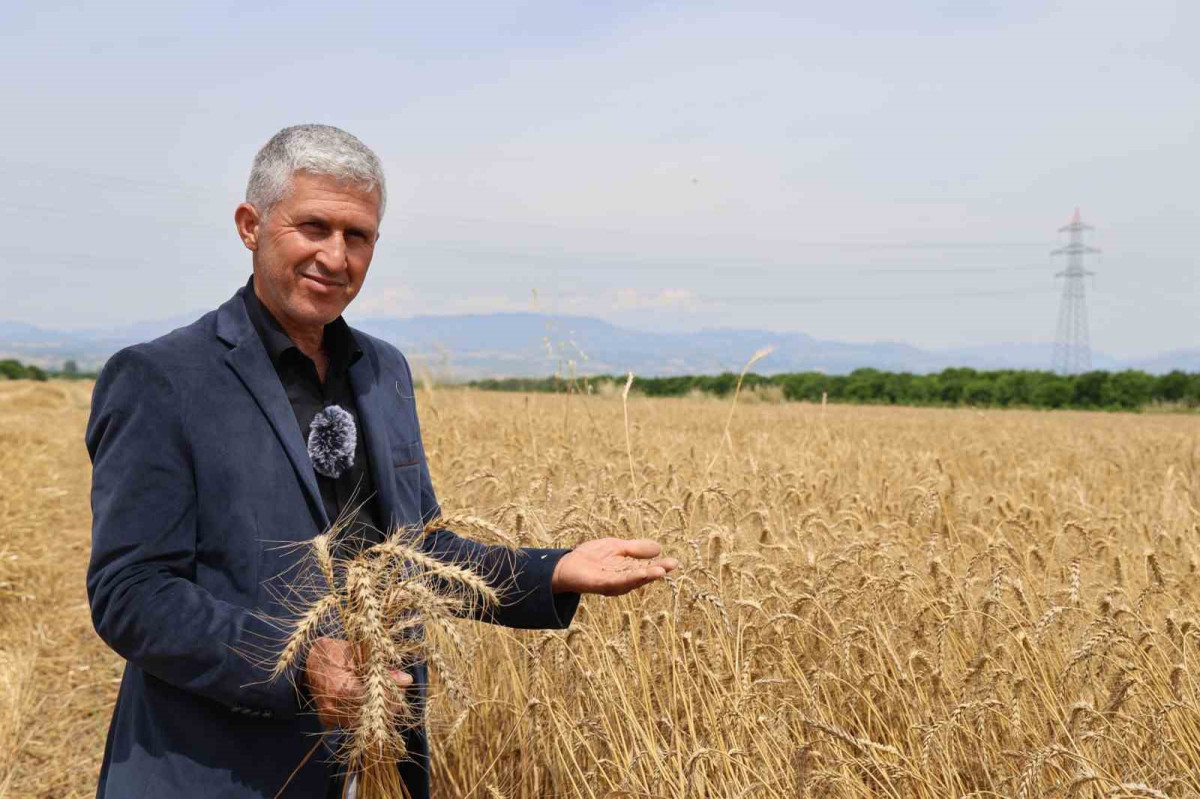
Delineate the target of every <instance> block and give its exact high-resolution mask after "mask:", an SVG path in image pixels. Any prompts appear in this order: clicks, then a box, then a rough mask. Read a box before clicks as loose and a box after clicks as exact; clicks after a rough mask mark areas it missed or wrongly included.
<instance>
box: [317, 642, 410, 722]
mask: <svg viewBox="0 0 1200 799" xmlns="http://www.w3.org/2000/svg"><path fill="white" fill-rule="evenodd" d="M392 679H394V680H395V681H396V683H397V684H398V685H399V686H400V687H401V688H407V687H408V686H410V685H412V682H413V678H412V675H411V674H409V673H408V672H406V671H400V670H399V669H395V670H393V671H392ZM304 680H305V683H306V687H307V688H308V694H309V696H311V697H312V698H313V701H314V702H315V703H316V705H317V715H318V716H320V718H321V723H322V724H323V725H325V726H326V727H349V726H352V725H353V724H354V721H355V719H356V718H357V717H358V708H359V707H360V706H361V705H362V700H363V685H362V682H361V681H360V680H359V679H358V677H357V676H355V674H354V655H353V652H351V650H350V645H349V644H348V643H346V642H345V641H343V640H341V639H338V638H318V639H316V640H315V641H313V643H312V647H311V648H310V649H309V650H308V662H307V663H306V664H305V668H304ZM396 709H397V710H399V708H396Z"/></svg>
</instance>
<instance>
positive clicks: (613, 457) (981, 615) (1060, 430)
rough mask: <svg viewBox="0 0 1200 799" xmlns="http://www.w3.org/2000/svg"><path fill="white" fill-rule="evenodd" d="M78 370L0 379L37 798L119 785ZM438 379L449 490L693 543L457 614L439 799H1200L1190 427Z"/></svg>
mask: <svg viewBox="0 0 1200 799" xmlns="http://www.w3.org/2000/svg"><path fill="white" fill-rule="evenodd" d="M75 388H76V387H74V386H72V387H69V388H68V389H63V388H59V387H56V386H54V385H53V384H52V385H51V386H47V387H44V389H45V391H51V390H54V391H58V392H59V394H58V395H57V396H51V395H50V394H46V395H45V396H42V394H41V393H33V394H30V393H26V394H24V395H22V401H14V400H13V398H12V397H13V395H14V394H16V393H19V392H21V391H27V390H28V389H29V386H28V385H27V384H25V385H22V384H10V385H3V384H0V478H2V479H0V551H2V552H3V553H4V554H3V556H0V645H2V646H0V651H2V652H4V653H5V655H4V657H3V658H0V723H3V726H2V727H0V746H2V747H3V748H0V786H3V785H5V780H8V795H11V796H21V797H25V796H45V797H63V796H85V795H90V794H91V793H92V792H93V791H94V780H95V774H96V768H97V764H98V762H99V758H100V754H101V745H102V736H103V731H104V728H105V726H106V724H107V720H108V713H109V710H110V708H111V701H112V697H113V693H114V691H115V685H114V684H113V682H112V680H113V678H114V677H115V676H116V675H117V674H118V664H117V663H116V660H115V658H114V657H113V656H112V655H110V654H108V653H106V652H105V650H104V649H103V646H102V645H101V644H99V643H98V642H97V641H96V640H95V638H94V637H93V636H92V635H91V634H90V632H89V624H88V620H87V613H86V608H85V606H84V605H83V604H82V603H83V598H84V597H83V577H82V575H83V569H84V564H85V562H86V545H87V529H88V520H87V494H86V490H87V462H86V455H85V453H84V452H83V448H82V444H81V443H80V440H81V435H82V423H83V419H84V417H85V414H86V410H85V409H84V408H83V405H84V404H85V403H86V390H85V389H83V387H79V388H80V389H81V390H82V391H83V393H80V394H78V395H76V394H72V392H73V391H74V390H75ZM420 401H421V403H422V418H423V423H424V426H425V440H426V446H427V450H428V454H429V458H430V462H431V466H432V469H433V473H434V478H435V481H436V483H437V485H438V489H439V494H440V498H441V499H442V502H443V505H444V506H445V507H446V508H447V510H448V511H452V512H455V513H462V514H470V515H471V516H473V517H475V518H476V519H479V520H483V521H485V522H488V523H491V524H492V525H494V528H495V532H494V533H493V535H496V536H499V535H503V536H505V537H507V538H509V539H510V540H511V541H515V542H518V543H520V544H523V545H533V544H546V543H559V544H571V543H574V542H577V541H579V540H582V539H585V538H590V537H597V536H604V535H617V536H643V535H644V536H648V537H654V538H658V539H660V540H662V541H664V542H665V544H666V546H667V548H668V550H669V551H670V553H671V554H673V555H675V556H677V557H679V558H680V559H681V560H682V561H683V564H684V565H683V567H682V568H681V570H680V571H679V572H677V573H676V576H673V577H672V578H671V580H670V582H669V583H664V584H659V585H655V586H652V587H650V588H648V589H645V590H643V591H640V592H637V593H635V594H632V595H629V596H627V597H622V598H619V599H603V598H598V597H589V598H587V599H586V600H585V601H584V603H583V605H582V606H581V609H580V612H579V615H578V616H577V618H576V621H575V624H574V625H573V626H572V628H571V629H570V630H567V631H562V632H528V633H523V632H515V631H508V630H501V629H496V628H490V627H486V626H482V625H474V624H471V623H462V624H458V625H455V626H454V627H453V628H452V630H451V631H445V630H439V631H435V633H434V634H435V635H449V634H452V633H457V634H459V635H461V636H463V638H464V639H465V640H466V644H467V646H476V647H478V650H477V651H478V652H479V653H480V655H479V656H478V657H476V658H475V665H474V667H473V674H470V675H468V676H469V680H468V684H469V685H471V686H472V689H473V695H472V697H471V701H470V703H469V704H468V705H467V706H466V709H465V710H463V705H462V704H461V703H449V702H447V703H441V702H437V701H435V702H434V705H433V710H432V713H433V718H432V728H433V736H432V737H433V745H434V748H435V754H434V763H435V769H436V773H435V778H434V780H435V785H436V786H438V791H439V792H440V795H443V796H456V797H458V796H474V797H487V796H505V797H510V798H511V799H517V798H518V797H536V796H546V795H560V796H589V797H591V796H594V797H603V796H613V797H615V796H721V797H726V796H727V797H789V799H790V798H791V797H797V796H839V797H841V796H845V797H858V796H861V797H867V796H888V795H890V796H898V797H899V796H903V797H909V796H916V797H944V796H966V795H970V794H974V795H978V796H988V795H1003V796H1021V797H1040V796H1052V795H1053V796H1074V797H1100V796H1170V797H1184V796H1196V795H1198V794H1200V777H1197V775H1198V774H1200V715H1198V706H1197V686H1196V681H1195V678H1194V676H1193V667H1192V666H1193V662H1194V660H1195V657H1196V655H1197V654H1200V649H1198V647H1197V641H1198V640H1200V606H1198V602H1197V596H1196V583H1197V550H1196V546H1197V542H1198V540H1200V539H1198V537H1200V444H1198V443H1197V432H1198V431H1197V427H1196V424H1195V421H1194V420H1193V419H1191V418H1188V417H1181V416H1173V415H1157V414H1156V415H1142V416H1135V415H1110V414H1082V413H1034V412H1022V411H1012V412H989V413H979V412H975V411H954V410H920V409H894V408H862V407H859V408H855V407H840V406H839V407H835V406H830V407H828V408H824V409H823V408H821V407H820V406H807V405H782V406H775V405H771V404H769V403H745V404H743V405H741V406H740V407H739V408H738V410H737V413H736V415H735V416H734V417H733V419H732V422H731V423H730V424H729V428H728V435H727V436H725V435H723V433H724V431H725V429H726V420H727V417H728V411H729V408H728V406H727V405H726V404H721V403H713V402H694V401H689V400H647V399H643V398H639V397H637V396H630V397H629V401H628V422H629V424H628V436H629V443H628V447H627V445H626V424H625V418H624V415H623V410H624V408H623V404H622V402H621V398H620V396H615V397H590V398H584V397H579V396H576V397H573V398H572V399H571V400H570V402H566V401H564V398H562V397H551V396H541V395H539V396H531V397H523V396H515V395H502V394H481V393H476V392H468V391H461V392H460V391H440V392H437V393H433V392H423V393H422V394H421V397H420ZM714 458H715V459H716V460H715V463H713V465H712V468H711V471H710V470H709V464H710V462H713V460H714ZM631 459H632V473H631V466H630V460H631ZM706 472H707V473H708V475H707V478H706V477H705V474H706ZM47 489H50V490H47ZM58 492H61V493H58ZM471 533H472V535H475V536H478V537H486V536H488V535H489V532H488V528H487V527H486V525H483V524H480V525H476V526H475V527H473V528H472V530H471ZM13 554H15V555H17V556H18V557H17V560H15V561H11V560H9V558H10V557H11V555H13ZM25 595H31V596H34V597H35V598H34V599H26V600H22V599H20V598H19V597H20V596H25ZM484 654H486V656H484ZM34 656H36V657H35V658H34ZM31 658H34V659H32V660H31ZM80 667H85V668H86V669H87V670H86V671H83V672H77V671H75V670H74V669H76V668H80ZM446 693H449V691H447V692H446ZM9 719H15V721H16V723H15V724H10V723H9ZM3 794H4V789H3V788H0V795H3Z"/></svg>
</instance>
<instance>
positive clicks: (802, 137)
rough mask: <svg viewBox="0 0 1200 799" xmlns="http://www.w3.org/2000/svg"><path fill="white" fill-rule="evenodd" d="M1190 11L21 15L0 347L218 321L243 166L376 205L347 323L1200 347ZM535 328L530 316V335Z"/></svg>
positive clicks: (1132, 348) (236, 248) (449, 6)
mask: <svg viewBox="0 0 1200 799" xmlns="http://www.w3.org/2000/svg"><path fill="white" fill-rule="evenodd" d="M1198 31H1200V4H1197V3H1194V2H1168V1H1167V0H1144V2H1139V3H1128V2H1097V1H1096V0H1091V1H1090V2H1075V1H1074V0H1071V1H1069V2H1060V3H1032V2H983V1H982V0H963V1H962V2H903V3H896V2H842V3H828V2H820V3H817V2H812V3H809V2H788V3H778V4H774V3H766V2H762V3H756V2H745V1H744V0H743V1H742V2H731V3H721V2H712V3H706V2H688V3H633V2H604V3H595V2H590V3H575V2H541V3H533V2H505V1H504V0H498V1H495V2H486V3H484V2H480V3H450V2H448V3H388V4H366V3H358V4H356V3H340V4H332V3H330V4H322V5H315V4H294V3H274V4H271V3H262V4H256V7H255V8H253V9H251V8H246V7H245V4H241V3H236V4H235V3H222V2H206V3H203V4H200V3H145V4H141V3H137V4H131V3H109V4H81V3H59V2H39V3H36V4H35V3H25V2H20V3H17V4H15V5H14V4H11V3H8V4H4V6H3V9H0V69H2V70H3V72H4V74H5V80H4V81H3V82H2V83H0V107H2V108H4V109H5V111H4V123H3V131H4V133H3V147H0V280H2V285H3V286H4V296H5V302H4V304H3V308H2V310H0V318H5V319H9V320H14V321H26V322H33V323H37V324H42V325H45V326H49V327H59V328H68V327H89V326H97V325H118V324H123V323H126V322H133V321H141V320H147V319H156V318H162V317H170V316H174V315H178V314H185V313H190V312H193V311H202V310H206V309H208V308H211V307H215V306H216V305H217V304H218V303H219V302H221V301H222V300H223V299H225V298H226V297H228V296H229V294H231V293H232V291H233V290H234V289H235V288H236V287H237V286H238V285H239V284H240V283H241V282H242V281H244V279H245V277H246V275H247V274H248V270H249V268H250V267H249V257H248V253H246V252H245V251H244V250H243V249H242V248H241V245H240V243H239V242H238V241H237V238H236V236H235V234H234V229H233V223H232V213H233V209H234V207H235V206H236V205H237V203H238V202H239V201H240V198H241V195H242V193H243V191H244V187H245V180H246V177H247V173H248V169H249V165H250V162H251V159H252V158H253V156H254V153H255V151H256V150H257V148H258V147H259V146H261V145H262V143H263V142H265V141H266V139H267V138H269V137H270V136H271V134H273V133H274V132H275V131H276V130H278V129H279V128H280V127H283V126H285V125H288V124H294V123H297V122H306V121H320V122H327V123H331V124H336V125H339V126H341V127H344V128H346V129H347V130H350V131H351V132H353V133H354V134H355V135H357V136H359V137H360V138H361V139H363V140H364V141H365V142H366V143H367V144H369V145H370V146H372V147H373V148H374V149H375V150H376V151H377V152H378V153H379V154H380V156H381V158H382V159H383V161H384V164H385V167H386V168H387V170H388V175H389V190H390V205H389V210H388V216H387V218H386V219H385V221H384V237H383V239H382V241H381V242H380V245H379V247H378V249H377V254H376V257H375V261H374V264H373V265H372V267H371V273H370V275H369V277H368V279H367V284H366V288H365V289H364V292H363V294H362V295H361V296H360V298H359V300H358V301H357V302H356V304H355V305H354V306H352V308H351V310H350V312H349V315H350V316H351V317H354V316H358V317H360V318H361V317H362V316H367V315H370V316H412V315H417V314H426V313H461V312H475V311H499V310H529V309H532V308H536V309H537V310H541V311H545V312H553V313H578V314H587V315H594V316H599V317H602V318H605V319H609V320H612V321H616V322H619V323H622V324H626V325H632V326H635V327H641V328H645V329H670V330H678V329H694V328H699V327H707V326H737V327H767V328H773V329H778V330H793V331H803V332H806V333H809V334H812V335H815V336H819V337H822V338H833V339H841V340H852V341H871V340H903V341H908V342H911V343H913V344H917V345H920V346H924V347H955V346H963V345H971V344H981V343H989V342H1033V341H1047V340H1051V339H1052V338H1053V335H1054V327H1055V321H1056V315H1057V306H1058V296H1059V286H1058V284H1056V282H1055V280H1054V277H1053V274H1054V272H1055V271H1057V269H1059V268H1062V266H1064V264H1059V263H1056V262H1055V261H1054V260H1053V259H1051V257H1050V256H1049V254H1048V251H1049V250H1050V249H1051V248H1053V247H1054V246H1056V245H1057V244H1058V243H1059V239H1058V237H1057V234H1056V232H1055V230H1056V228H1057V227H1059V226H1060V225H1062V224H1065V223H1066V222H1067V220H1068V218H1069V216H1070V214H1071V212H1072V210H1073V209H1074V208H1075V206H1077V205H1078V206H1081V208H1082V212H1083V215H1084V218H1085V220H1087V221H1089V222H1091V223H1093V224H1094V225H1095V226H1096V228H1097V230H1096V232H1095V234H1094V236H1093V238H1092V243H1094V244H1095V245H1096V246H1098V247H1101V248H1102V249H1103V250H1104V254H1103V256H1102V257H1100V258H1099V259H1098V260H1096V261H1095V262H1094V263H1093V264H1092V265H1091V266H1092V268H1093V269H1094V270H1095V271H1096V272H1097V273H1098V275H1097V277H1096V278H1095V281H1094V284H1091V285H1089V292H1090V296H1089V303H1090V312H1091V320H1092V343H1093V347H1094V348H1095V349H1098V350H1102V351H1106V352H1109V353H1112V354H1116V355H1122V356H1133V355H1140V354H1148V353H1153V352H1157V351H1161V350H1167V349H1174V348H1181V347H1194V346H1198V345H1200V333H1198V332H1197V324H1196V317H1197V314H1196V309H1197V307H1200V302H1198V300H1200V293H1198V289H1200V281H1198V279H1197V259H1196V247H1195V244H1194V239H1195V237H1196V234H1195V232H1196V231H1197V230H1200V213H1198V211H1197V200H1196V197H1197V188H1196V183H1197V177H1198V175H1197V163H1198V158H1197V145H1198V144H1200V133H1198V131H1200V127H1198V123H1200V48H1197V47H1196V46H1195V44H1196V35H1197V32H1198ZM534 292H536V300H535V299H534Z"/></svg>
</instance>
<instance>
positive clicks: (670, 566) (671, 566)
mask: <svg viewBox="0 0 1200 799" xmlns="http://www.w3.org/2000/svg"><path fill="white" fill-rule="evenodd" d="M654 565H655V566H659V567H661V568H662V570H663V574H670V573H671V572H673V571H675V570H676V569H678V568H679V561H677V560H675V558H659V559H658V560H656V561H654Z"/></svg>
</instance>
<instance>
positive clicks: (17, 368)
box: [0, 358, 97, 380]
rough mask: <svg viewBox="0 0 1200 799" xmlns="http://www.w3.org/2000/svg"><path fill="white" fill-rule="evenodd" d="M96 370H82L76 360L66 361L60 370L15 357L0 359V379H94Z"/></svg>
mask: <svg viewBox="0 0 1200 799" xmlns="http://www.w3.org/2000/svg"><path fill="white" fill-rule="evenodd" d="M96 376H97V373H96V372H81V371H80V370H79V367H78V365H77V364H76V363H75V361H64V362H63V365H62V368H61V369H59V370H58V371H54V370H52V369H51V370H47V369H42V368H41V367H39V366H34V365H33V364H24V363H21V362H20V361H18V360H16V359H14V358H6V359H3V360H0V380H49V379H50V378H52V377H54V378H65V379H68V380H94V379H96Z"/></svg>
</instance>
